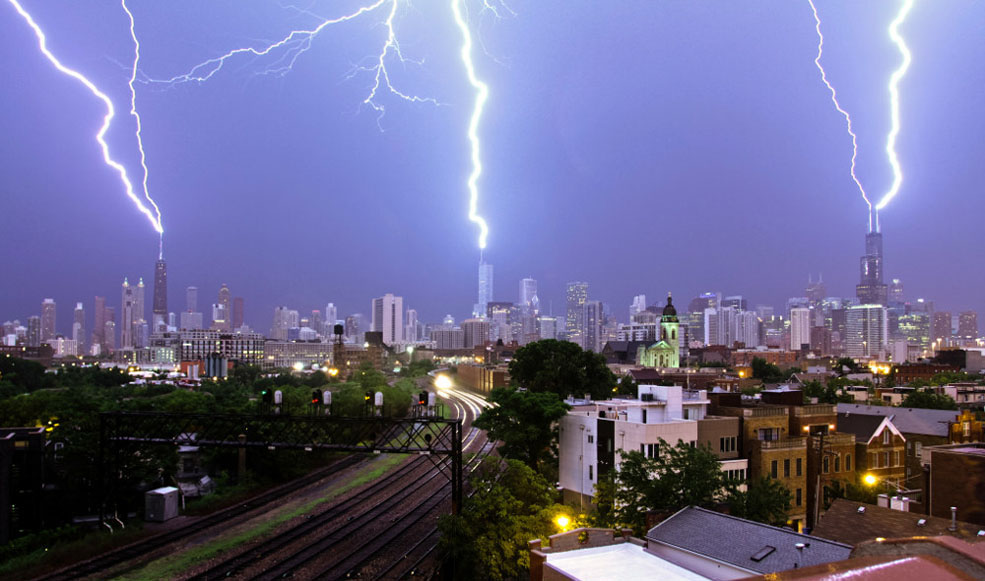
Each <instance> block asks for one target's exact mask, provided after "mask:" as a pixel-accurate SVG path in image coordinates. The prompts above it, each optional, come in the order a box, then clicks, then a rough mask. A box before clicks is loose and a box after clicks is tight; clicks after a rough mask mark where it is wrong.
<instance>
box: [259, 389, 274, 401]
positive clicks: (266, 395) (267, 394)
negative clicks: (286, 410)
mask: <svg viewBox="0 0 985 581" xmlns="http://www.w3.org/2000/svg"><path fill="white" fill-rule="evenodd" d="M260 401H261V402H263V403H266V404H271V403H274V394H273V393H271V391H270V390H269V389H265V390H263V391H261V392H260Z"/></svg>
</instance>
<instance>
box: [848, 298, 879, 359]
mask: <svg viewBox="0 0 985 581" xmlns="http://www.w3.org/2000/svg"><path fill="white" fill-rule="evenodd" d="M845 327H846V329H845V334H846V337H845V339H844V343H845V352H846V354H847V355H848V356H849V357H871V358H874V359H884V358H885V357H886V350H887V348H888V338H889V318H888V314H887V312H886V307H884V306H882V305H853V306H851V307H848V309H847V313H846V322H845Z"/></svg>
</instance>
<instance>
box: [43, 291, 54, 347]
mask: <svg viewBox="0 0 985 581" xmlns="http://www.w3.org/2000/svg"><path fill="white" fill-rule="evenodd" d="M54 338H55V299H45V300H44V302H42V303H41V342H42V343H44V342H46V341H49V340H51V339H54Z"/></svg>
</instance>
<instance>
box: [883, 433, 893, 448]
mask: <svg viewBox="0 0 985 581" xmlns="http://www.w3.org/2000/svg"><path fill="white" fill-rule="evenodd" d="M890 436H892V434H890V433H889V429H884V430H883V431H882V443H883V444H884V445H886V446H888V445H889V438H890Z"/></svg>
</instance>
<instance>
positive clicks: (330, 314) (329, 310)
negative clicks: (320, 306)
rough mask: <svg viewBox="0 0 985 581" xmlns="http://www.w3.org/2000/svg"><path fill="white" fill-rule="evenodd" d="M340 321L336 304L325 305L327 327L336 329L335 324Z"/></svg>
mask: <svg viewBox="0 0 985 581" xmlns="http://www.w3.org/2000/svg"><path fill="white" fill-rule="evenodd" d="M338 320H339V309H338V308H336V306H335V303H328V304H327V305H325V325H326V326H329V327H334V326H335V322H336V321H338Z"/></svg>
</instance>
